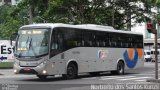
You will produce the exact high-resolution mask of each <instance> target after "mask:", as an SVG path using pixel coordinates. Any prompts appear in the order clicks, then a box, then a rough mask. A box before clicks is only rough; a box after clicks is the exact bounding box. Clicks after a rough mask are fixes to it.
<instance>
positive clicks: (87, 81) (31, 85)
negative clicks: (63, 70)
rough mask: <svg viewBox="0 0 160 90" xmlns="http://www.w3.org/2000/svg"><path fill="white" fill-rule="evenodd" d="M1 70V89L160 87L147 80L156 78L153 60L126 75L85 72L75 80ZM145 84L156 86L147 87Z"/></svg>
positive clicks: (96, 89)
mask: <svg viewBox="0 0 160 90" xmlns="http://www.w3.org/2000/svg"><path fill="white" fill-rule="evenodd" d="M159 64H160V63H159ZM159 68H160V65H159ZM0 72H1V73H0V74H1V75H0V90H100V89H101V90H109V89H110V90H115V89H117V90H122V89H123V90H124V89H127V90H129V89H130V90H132V89H135V90H139V89H148V88H149V89H155V90H156V89H157V90H158V89H160V85H159V84H156V83H151V82H146V80H147V79H154V77H155V71H154V63H152V62H147V63H145V65H144V67H143V68H140V69H137V70H130V71H126V73H125V75H112V74H110V72H106V73H102V74H101V75H99V76H90V75H89V74H86V73H85V74H81V75H79V77H78V78H77V79H74V80H64V79H62V78H61V76H59V75H56V76H55V77H48V78H47V79H46V80H45V81H42V80H39V79H38V78H37V77H36V76H35V75H14V74H13V70H12V69H7V70H0ZM159 73H160V69H159ZM159 77H160V75H159ZM132 84H133V85H132ZM130 85H131V86H130ZM137 85H140V86H137ZM141 85H142V86H141ZM144 85H146V86H149V85H155V86H151V87H146V86H144Z"/></svg>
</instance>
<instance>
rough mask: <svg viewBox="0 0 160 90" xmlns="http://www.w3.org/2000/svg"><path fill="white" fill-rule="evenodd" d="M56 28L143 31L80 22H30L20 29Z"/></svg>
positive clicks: (120, 31)
mask: <svg viewBox="0 0 160 90" xmlns="http://www.w3.org/2000/svg"><path fill="white" fill-rule="evenodd" d="M29 27H31V28H38V27H43V28H56V27H68V28H78V29H88V30H98V31H108V32H115V33H126V34H139V35H142V33H137V32H132V31H124V30H116V29H114V28H113V27H111V26H103V25H96V24H78V25H71V24H63V23H39V24H30V25H24V26H22V27H20V29H24V28H29Z"/></svg>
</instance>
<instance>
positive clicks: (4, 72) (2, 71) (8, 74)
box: [0, 69, 14, 76]
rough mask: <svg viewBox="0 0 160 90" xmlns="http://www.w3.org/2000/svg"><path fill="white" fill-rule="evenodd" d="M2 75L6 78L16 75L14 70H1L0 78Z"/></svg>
mask: <svg viewBox="0 0 160 90" xmlns="http://www.w3.org/2000/svg"><path fill="white" fill-rule="evenodd" d="M1 75H5V76H10V75H14V72H13V69H0V76H1Z"/></svg>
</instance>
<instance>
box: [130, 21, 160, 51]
mask: <svg viewBox="0 0 160 90" xmlns="http://www.w3.org/2000/svg"><path fill="white" fill-rule="evenodd" d="M155 26H156V30H157V33H158V34H157V37H158V45H157V46H158V48H160V26H159V25H155ZM131 31H133V32H139V33H143V38H144V49H146V50H151V49H152V48H154V42H155V39H154V38H155V35H154V34H152V33H148V31H147V23H136V24H135V25H134V26H133V27H132V28H131Z"/></svg>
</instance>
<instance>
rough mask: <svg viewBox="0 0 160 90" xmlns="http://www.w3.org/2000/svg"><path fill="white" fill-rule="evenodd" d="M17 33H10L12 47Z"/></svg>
mask: <svg viewBox="0 0 160 90" xmlns="http://www.w3.org/2000/svg"><path fill="white" fill-rule="evenodd" d="M17 35H18V33H12V34H11V36H10V45H11V46H13V41H14V40H15V39H16V37H17Z"/></svg>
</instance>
